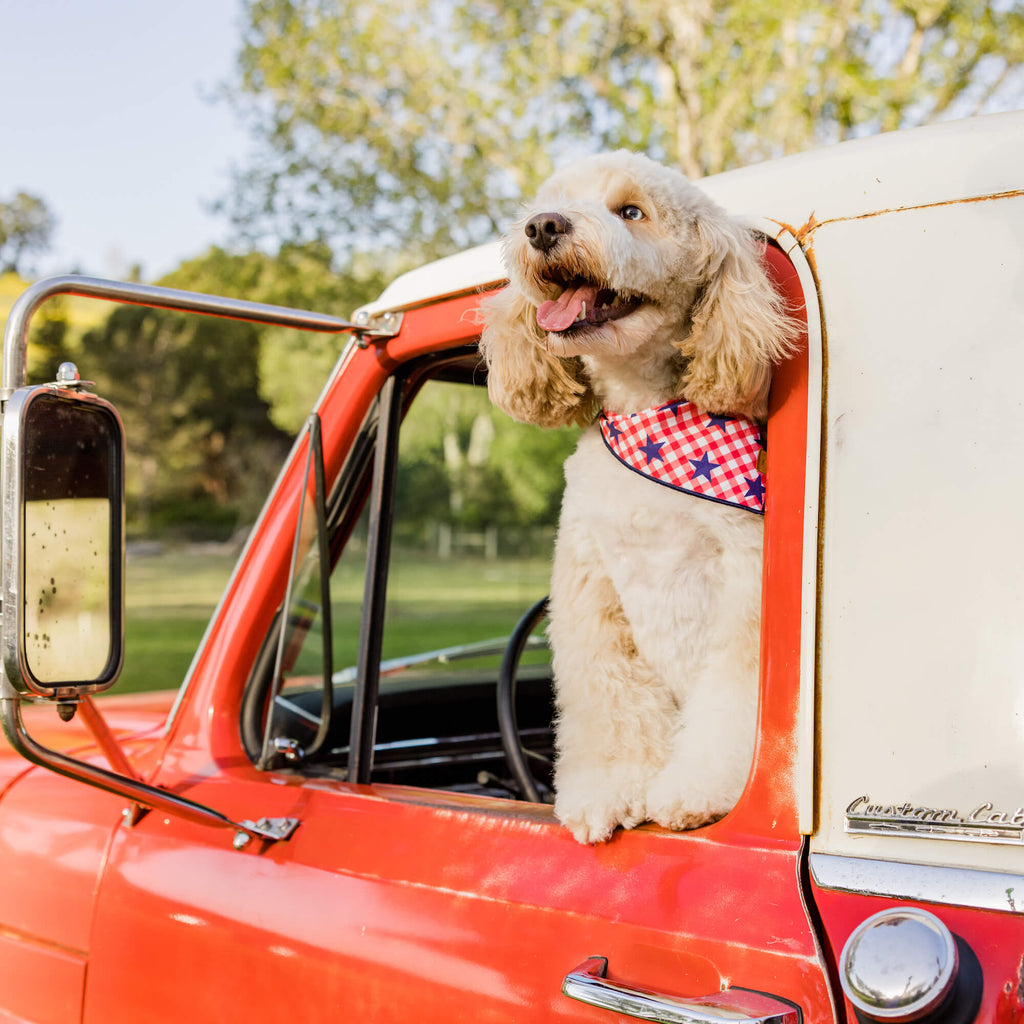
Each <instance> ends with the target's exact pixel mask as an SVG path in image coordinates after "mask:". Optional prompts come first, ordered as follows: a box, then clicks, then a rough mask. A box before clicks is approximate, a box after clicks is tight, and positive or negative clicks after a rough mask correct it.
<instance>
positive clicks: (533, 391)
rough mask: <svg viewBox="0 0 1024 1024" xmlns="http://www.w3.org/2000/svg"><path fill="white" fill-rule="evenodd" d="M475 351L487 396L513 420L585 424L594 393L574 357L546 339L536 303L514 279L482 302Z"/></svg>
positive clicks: (590, 414)
mask: <svg viewBox="0 0 1024 1024" xmlns="http://www.w3.org/2000/svg"><path fill="white" fill-rule="evenodd" d="M481 309H482V316H483V322H484V325H485V326H484V331H483V334H482V335H481V337H480V351H481V353H482V354H483V356H484V359H485V360H486V361H487V390H488V392H489V393H490V396H491V401H492V402H494V404H495V405H497V406H498V407H499V408H501V409H504V411H505V412H507V413H508V414H509V416H511V417H512V418H513V419H514V420H519V421H520V422H521V423H535V424H537V426H540V427H564V426H566V425H567V424H570V423H579V424H580V425H585V424H587V423H589V422H590V420H591V419H592V418H593V413H594V409H593V405H594V396H593V393H592V392H591V391H590V388H589V386H588V385H587V384H586V383H584V375H583V367H582V365H581V364H580V361H579V360H578V359H560V358H558V357H557V356H553V355H551V354H550V353H549V352H548V350H547V347H546V345H545V335H544V332H543V331H542V330H541V329H540V327H538V326H537V307H536V306H534V305H533V304H532V303H530V301H529V300H528V299H526V298H525V296H523V295H522V293H521V292H519V290H518V289H516V288H515V286H513V285H509V286H508V287H507V288H505V289H503V290H502V291H500V292H498V293H496V294H495V295H493V296H488V297H487V298H486V299H484V301H483V302H482V303H481Z"/></svg>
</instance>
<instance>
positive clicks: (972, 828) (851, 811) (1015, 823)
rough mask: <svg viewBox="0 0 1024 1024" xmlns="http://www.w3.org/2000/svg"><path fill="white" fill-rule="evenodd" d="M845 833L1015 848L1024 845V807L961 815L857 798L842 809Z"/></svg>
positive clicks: (987, 807)
mask: <svg viewBox="0 0 1024 1024" xmlns="http://www.w3.org/2000/svg"><path fill="white" fill-rule="evenodd" d="M846 831H847V832H849V833H851V834H852V835H862V836H869V835H870V836H913V837H916V838H923V839H962V840H967V841H969V842H976V843H1011V844H1015V845H1018V846H1019V845H1024V806H1022V807H1018V808H1016V809H1015V810H1013V811H1006V810H998V809H997V808H996V807H995V805H994V804H991V803H983V804H978V806H977V807H975V808H974V809H973V810H972V811H970V812H968V813H967V814H963V813H961V812H960V811H959V810H956V809H955V808H951V807H923V806H919V805H917V804H910V803H904V804H875V803H872V802H871V798H870V797H868V796H859V797H857V799H856V800H851V801H850V804H849V806H848V807H847V808H846Z"/></svg>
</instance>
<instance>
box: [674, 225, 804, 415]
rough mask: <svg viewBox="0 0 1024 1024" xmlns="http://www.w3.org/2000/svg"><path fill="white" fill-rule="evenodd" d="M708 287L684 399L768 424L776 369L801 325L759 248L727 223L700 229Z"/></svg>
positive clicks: (686, 349) (689, 345)
mask: <svg viewBox="0 0 1024 1024" xmlns="http://www.w3.org/2000/svg"><path fill="white" fill-rule="evenodd" d="M697 234H698V237H699V238H700V243H701V247H702V255H704V256H706V258H707V262H706V264H705V266H706V268H707V273H706V276H705V284H704V285H703V287H702V288H701V290H700V291H699V292H698V295H697V300H696V303H695V305H694V308H693V311H692V313H691V319H692V322H693V326H692V330H691V331H690V335H689V337H688V338H686V339H685V340H684V341H682V342H680V343H679V344H678V348H679V349H680V350H681V351H682V353H683V355H685V356H687V357H688V363H687V367H686V371H685V372H684V374H683V379H682V389H681V391H682V394H683V395H684V396H685V397H686V398H687V399H689V400H690V401H691V402H694V403H695V404H696V405H697V406H698V407H699V408H701V409H704V410H706V411H708V412H713V413H733V414H735V415H740V416H748V417H750V418H751V419H763V418H764V416H765V414H766V411H767V405H768V387H769V385H770V383H771V368H772V365H773V364H774V363H776V362H778V361H779V360H780V359H782V358H783V357H785V356H786V355H788V354H789V353H790V352H792V350H793V346H794V343H795V337H796V333H797V325H796V323H795V322H794V321H793V320H792V318H791V317H789V316H788V315H787V313H786V310H785V307H784V303H783V301H782V298H781V297H780V295H779V294H778V292H777V291H776V290H775V288H774V287H773V285H772V283H771V281H770V280H769V278H768V275H767V274H766V273H765V270H764V268H763V266H762V263H761V245H760V243H759V242H757V241H756V240H755V239H754V237H753V235H752V234H751V233H750V232H749V231H746V230H745V229H743V228H741V227H739V226H737V225H734V224H732V223H730V222H728V221H726V222H724V223H723V222H722V221H718V222H717V223H716V222H715V221H705V220H700V221H699V222H698V224H697Z"/></svg>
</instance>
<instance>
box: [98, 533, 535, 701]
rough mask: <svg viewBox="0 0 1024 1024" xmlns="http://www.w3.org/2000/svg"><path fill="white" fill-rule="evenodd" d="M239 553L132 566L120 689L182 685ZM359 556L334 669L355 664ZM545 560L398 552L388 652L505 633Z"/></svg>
mask: <svg viewBox="0 0 1024 1024" xmlns="http://www.w3.org/2000/svg"><path fill="white" fill-rule="evenodd" d="M233 566H234V558H233V557H232V556H226V555H221V554H210V553H208V552H205V551H204V552H202V553H193V552H191V551H187V550H184V551H183V550H168V551H166V552H163V553H161V554H158V555H138V556H134V557H130V558H129V559H128V565H127V588H128V592H127V608H126V619H127V621H126V653H125V667H124V672H123V673H122V676H121V679H120V681H119V682H118V684H117V687H116V688H115V692H122V693H125V692H129V691H133V690H155V689H166V688H169V687H177V686H178V685H179V684H180V683H181V681H182V679H183V678H184V676H185V673H186V671H187V670H188V666H189V664H190V663H191V661H192V656H193V654H194V653H195V650H196V648H197V646H198V645H199V641H200V640H201V639H202V636H203V632H204V631H205V629H206V624H207V622H208V620H209V618H210V615H211V613H212V612H213V609H214V608H215V607H216V604H217V602H218V601H219V600H220V595H221V593H222V591H223V589H224V586H225V585H226V583H227V580H228V577H229V575H230V574H231V570H232V568H233ZM363 573H364V567H363V562H362V558H361V557H360V556H359V555H357V554H355V555H354V557H351V558H344V559H343V560H342V564H341V565H339V566H338V567H337V569H336V570H335V573H334V577H333V579H332V585H331V589H332V595H333V615H334V636H335V655H334V665H335V668H344V667H347V666H349V665H354V664H355V661H356V649H357V642H358V637H359V619H360V614H361V609H362V593H363ZM549 573H550V566H549V564H548V562H547V561H546V560H544V559H532V560H499V561H494V562H487V561H483V560H481V559H476V558H453V559H450V560H447V561H441V560H438V559H437V558H432V557H429V556H423V555H410V554H407V553H404V552H399V553H398V554H396V555H395V558H394V559H393V566H392V570H391V576H390V580H389V600H388V616H387V623H386V628H385V634H384V652H383V656H384V657H385V658H390V657H394V656H396V655H401V654H410V653H414V652H418V651H427V650H433V649H436V648H440V647H448V646H452V645H454V644H460V643H467V642H470V641H474V640H486V639H490V638H492V637H504V636H508V634H509V633H510V632H511V631H512V628H513V626H514V625H515V623H516V622H517V621H518V619H519V617H520V616H521V615H522V613H523V612H524V611H525V610H526V609H527V608H528V607H529V606H530V605H532V604H533V603H534V601H536V600H537V599H538V598H540V597H543V596H544V594H545V593H546V592H547V587H548V578H549Z"/></svg>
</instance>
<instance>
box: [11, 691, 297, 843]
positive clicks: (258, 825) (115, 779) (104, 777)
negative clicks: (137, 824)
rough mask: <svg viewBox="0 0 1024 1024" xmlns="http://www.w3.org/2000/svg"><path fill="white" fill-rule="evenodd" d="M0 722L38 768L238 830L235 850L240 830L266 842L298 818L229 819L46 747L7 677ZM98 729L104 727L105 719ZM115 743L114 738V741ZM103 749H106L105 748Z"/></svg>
mask: <svg viewBox="0 0 1024 1024" xmlns="http://www.w3.org/2000/svg"><path fill="white" fill-rule="evenodd" d="M93 711H94V713H96V714H97V717H98V712H95V709H93ZM86 714H88V712H87V713H86ZM0 724H2V725H3V730H4V734H5V735H6V737H7V740H8V742H9V743H10V744H11V746H12V747H13V748H14V749H15V750H16V751H17V752H18V753H19V754H21V756H22V757H24V758H25V760H26V761H31V762H32V764H36V765H39V766H40V767H41V768H48V769H49V770H50V771H52V772H56V773H57V774H58V775H63V776H64V777H65V778H68V779H74V780H75V781H76V782H84V783H86V784H87V785H89V786H95V787H96V788H97V789H102V790H104V791H106V792H107V793H113V794H114V795H115V796H120V797H123V798H124V799H125V800H128V801H129V802H130V803H135V804H139V805H140V806H142V807H148V808H150V809H151V810H155V811H163V812H165V813H167V814H174V815H176V816H177V817H179V818H184V819H185V820H186V821H191V822H193V823H194V824H196V825H207V826H210V827H212V828H226V829H231V830H232V831H234V832H235V833H236V843H235V846H236V848H237V849H241V848H242V846H243V845H244V844H239V843H238V842H237V834H238V833H241V834H243V835H245V836H248V837H250V838H255V839H261V840H264V841H268V842H269V841H274V840H278V839H287V838H288V837H289V836H290V835H291V834H292V832H294V830H295V828H296V827H297V826H298V821H296V820H295V819H292V818H283V819H282V818H274V819H266V818H261V819H260V820H259V821H256V822H252V821H242V822H236V821H232V820H231V819H230V818H227V817H225V816H224V815H223V814H221V813H220V812H218V811H215V810H213V809H212V808H209V807H205V806H204V805H203V804H198V803H195V802H194V801H192V800H188V799H186V798H185V797H182V796H176V795H175V794H174V793H171V792H169V791H168V790H166V789H158V788H157V787H156V786H150V785H149V784H148V783H145V782H140V781H139V780H138V779H137V778H135V777H134V774H133V776H132V777H130V778H125V777H123V776H121V775H117V774H115V773H114V772H110V771H107V770H106V769H105V768H100V767H98V766H97V765H93V764H89V763H88V762H86V761H79V760H77V759H76V758H73V757H68V756H67V755H66V754H61V753H58V752H57V751H56V750H50V749H49V748H48V747H44V746H43V745H42V744H41V743H38V742H36V740H34V739H33V738H32V737H31V736H30V735H29V734H28V732H27V731H26V729H25V723H24V721H23V720H22V717H21V698H20V697H19V696H18V695H17V694H16V693H15V692H14V690H13V688H12V687H11V686H10V684H9V683H8V682H7V679H6V677H5V678H4V679H3V680H2V682H0ZM102 728H104V729H107V726H106V723H104V725H103V727H102ZM108 732H109V730H108ZM114 742H115V743H116V741H114ZM104 753H106V751H105V750H104ZM119 753H120V755H121V757H123V756H124V754H123V752H121V751H120V749H119Z"/></svg>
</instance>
